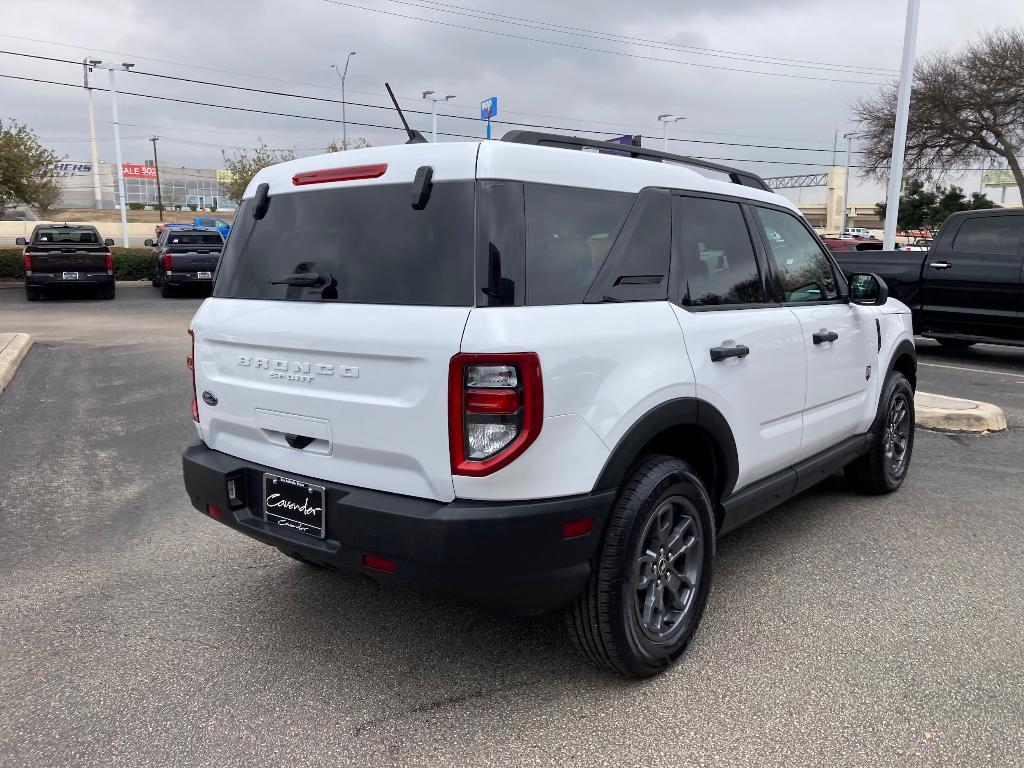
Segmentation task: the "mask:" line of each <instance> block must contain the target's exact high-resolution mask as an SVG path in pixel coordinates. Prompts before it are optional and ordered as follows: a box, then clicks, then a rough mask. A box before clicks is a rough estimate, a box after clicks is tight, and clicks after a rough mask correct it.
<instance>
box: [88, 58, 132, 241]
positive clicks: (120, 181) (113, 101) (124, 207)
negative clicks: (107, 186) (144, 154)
mask: <svg viewBox="0 0 1024 768" xmlns="http://www.w3.org/2000/svg"><path fill="white" fill-rule="evenodd" d="M95 66H97V67H99V68H100V69H105V70H107V73H108V74H109V75H110V107H111V109H112V111H113V117H114V155H115V156H116V159H117V190H118V193H119V194H120V195H121V245H123V246H124V247H125V248H127V247H128V201H127V199H126V195H125V191H124V165H123V164H122V163H121V124H120V123H119V122H118V119H117V85H116V83H115V82H114V72H115V71H116V70H118V69H123V70H124V71H125V72H128V71H130V70H131V68H132V67H134V66H135V65H134V64H129V63H127V62H125V63H123V64H121V65H117V64H104V63H103V62H96V64H95Z"/></svg>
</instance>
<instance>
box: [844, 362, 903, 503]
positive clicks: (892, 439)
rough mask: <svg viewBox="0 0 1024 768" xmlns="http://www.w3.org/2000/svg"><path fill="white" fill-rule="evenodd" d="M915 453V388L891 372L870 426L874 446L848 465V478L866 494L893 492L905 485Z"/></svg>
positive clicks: (894, 372) (897, 373) (900, 374)
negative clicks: (912, 456)
mask: <svg viewBox="0 0 1024 768" xmlns="http://www.w3.org/2000/svg"><path fill="white" fill-rule="evenodd" d="M913 453H914V389H913V387H911V386H910V382H909V381H907V377H906V376H904V375H903V374H902V373H900V372H899V371H892V372H891V373H890V374H889V375H888V376H887V377H886V379H885V384H884V385H883V386H882V397H881V398H880V399H879V401H878V414H877V415H876V416H875V421H874V423H873V424H872V425H871V447H870V448H869V449H868V452H867V453H865V454H864V455H863V456H861V457H860V458H859V459H857V460H856V461H854V462H853V463H852V464H850V465H849V466H847V468H846V477H847V479H849V480H850V481H851V482H852V484H853V486H854V487H855V488H857V489H858V490H859V491H862V492H863V493H875V494H878V493H892V492H893V491H895V490H897V489H898V488H899V487H900V486H901V485H903V481H904V479H906V477H907V470H908V469H909V468H910V457H911V455H912V454H913Z"/></svg>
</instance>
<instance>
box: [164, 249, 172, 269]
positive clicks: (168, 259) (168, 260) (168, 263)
mask: <svg viewBox="0 0 1024 768" xmlns="http://www.w3.org/2000/svg"><path fill="white" fill-rule="evenodd" d="M164 271H165V272H170V271H171V254H169V253H165V254H164Z"/></svg>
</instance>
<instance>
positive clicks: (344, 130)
mask: <svg viewBox="0 0 1024 768" xmlns="http://www.w3.org/2000/svg"><path fill="white" fill-rule="evenodd" d="M355 55H356V52H355V51H352V52H351V53H349V55H348V56H346V57H345V69H344V71H341V70H339V69H338V65H337V64H331V69H333V70H334V74H336V75H337V76H338V79H339V80H341V148H342V149H348V123H347V122H346V120H345V78H346V77H348V63H349V61H351V59H352V57H353V56H355Z"/></svg>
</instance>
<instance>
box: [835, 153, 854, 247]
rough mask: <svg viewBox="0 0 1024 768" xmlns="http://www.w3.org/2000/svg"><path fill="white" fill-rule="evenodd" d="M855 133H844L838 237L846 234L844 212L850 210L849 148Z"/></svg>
mask: <svg viewBox="0 0 1024 768" xmlns="http://www.w3.org/2000/svg"><path fill="white" fill-rule="evenodd" d="M856 135H857V134H855V133H844V134H843V138H844V139H846V180H845V181H844V182H843V218H842V224H840V225H839V237H842V236H843V234H844V233H845V232H846V212H847V211H848V210H849V209H850V146H851V145H852V144H853V137H854V136H856Z"/></svg>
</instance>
